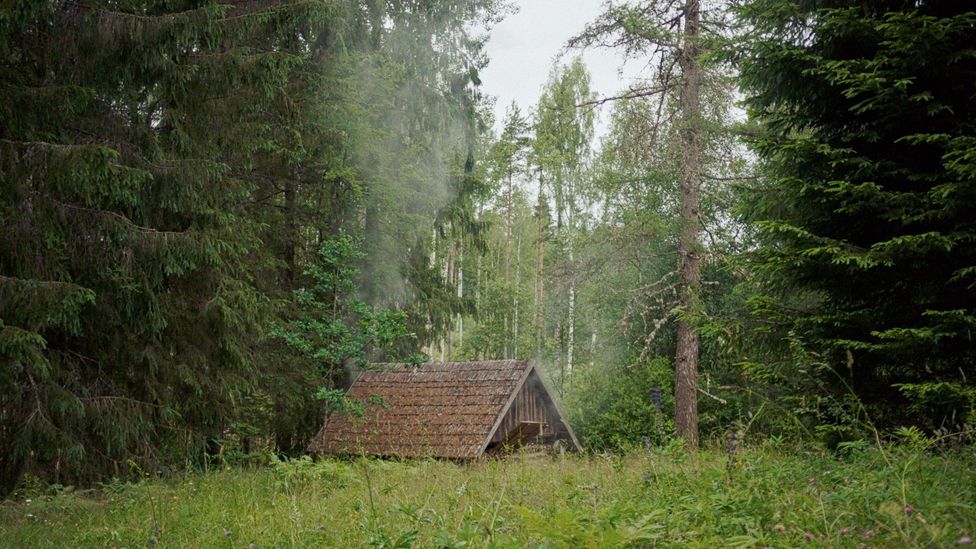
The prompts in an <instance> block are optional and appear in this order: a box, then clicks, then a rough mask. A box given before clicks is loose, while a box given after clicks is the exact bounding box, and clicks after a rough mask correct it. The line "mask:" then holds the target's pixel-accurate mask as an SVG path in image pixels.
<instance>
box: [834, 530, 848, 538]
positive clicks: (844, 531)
mask: <svg viewBox="0 0 976 549" xmlns="http://www.w3.org/2000/svg"><path fill="white" fill-rule="evenodd" d="M837 533H838V534H840V537H842V538H843V537H846V536H847V534H849V533H851V529H850V528H841V529H840V531H839V532H837Z"/></svg>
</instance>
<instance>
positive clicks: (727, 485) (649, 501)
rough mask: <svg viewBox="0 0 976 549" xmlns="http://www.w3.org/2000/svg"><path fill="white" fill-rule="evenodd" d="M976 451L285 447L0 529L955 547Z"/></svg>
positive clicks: (70, 504) (97, 538)
mask: <svg viewBox="0 0 976 549" xmlns="http://www.w3.org/2000/svg"><path fill="white" fill-rule="evenodd" d="M923 446H924V445H923ZM730 463H732V464H733V465H732V466H731V467H730ZM973 466H974V463H973V457H972V455H971V453H968V452H967V453H949V454H945V455H930V454H926V453H925V452H924V451H920V450H918V449H917V448H913V447H909V446H903V447H899V448H892V449H889V450H887V451H886V453H885V454H884V455H882V454H881V453H879V452H878V451H877V450H872V449H866V450H864V449H862V450H860V451H857V457H856V458H844V459H836V458H833V457H829V456H825V455H822V454H819V453H815V452H809V451H805V450H802V449H799V448H795V447H782V448H751V449H750V448H742V449H739V451H738V453H737V455H736V456H735V460H734V461H730V458H729V456H728V455H727V453H726V452H714V451H704V452H703V453H702V454H701V455H700V456H699V457H698V459H697V460H695V461H692V460H684V461H681V460H675V459H673V458H672V457H671V456H656V455H651V454H646V453H631V454H626V455H623V456H615V457H609V456H594V457H566V458H562V459H550V458H531V457H525V458H518V457H514V458H510V459H506V460H501V461H495V460H492V461H481V462H475V463H470V464H464V465H460V464H456V463H452V462H437V461H408V462H389V461H380V460H370V459H357V460H355V461H341V460H324V461H313V460H311V459H308V458H304V459H300V460H289V461H278V460H276V461H274V462H273V464H272V465H271V466H269V467H265V468H257V469H253V468H252V469H248V470H244V469H241V470H231V471H218V472H212V473H211V474H207V475H202V474H193V475H189V476H187V477H186V478H184V479H183V480H182V481H176V480H157V479H147V480H145V481H144V482H140V483H118V482H115V483H109V484H107V485H105V486H104V488H103V489H102V490H100V491H98V492H83V491H77V490H72V489H71V488H70V487H59V488H53V487H52V488H51V489H49V490H45V489H38V488H36V487H35V488H33V489H32V490H31V491H29V492H18V493H17V494H16V497H17V502H8V503H6V504H5V505H3V506H2V507H0V524H3V530H2V531H0V543H3V544H5V545H11V546H18V547H48V546H50V547H65V546H69V547H78V546H93V545H99V546H101V545H110V546H115V545H128V546H136V545H145V544H149V545H155V544H158V545H159V546H169V545H176V546H182V545H193V544H206V545H212V546H230V545H244V546H247V545H248V544H251V543H253V544H255V545H257V546H275V545H282V544H284V545H292V544H293V545H298V546H305V547H308V546H321V547H361V546H367V545H375V546H383V547H391V546H400V547H526V546H546V547H633V546H635V545H644V544H650V545H671V544H673V545H680V546H682V547H754V546H777V547H780V546H781V547H823V546H831V547H851V548H855V547H861V546H868V547H890V546H905V547H920V546H933V547H948V546H954V545H955V544H956V542H957V540H959V539H960V538H962V537H964V536H972V533H973V531H974V529H976V522H974V517H973V513H971V512H970V510H971V507H972V506H973V505H976V494H974V492H973V490H972V486H974V485H976V478H974V473H973V471H974V470H976V468H974V467H973ZM323 502H328V504H327V505H323ZM337 517H341V519H338V518H337Z"/></svg>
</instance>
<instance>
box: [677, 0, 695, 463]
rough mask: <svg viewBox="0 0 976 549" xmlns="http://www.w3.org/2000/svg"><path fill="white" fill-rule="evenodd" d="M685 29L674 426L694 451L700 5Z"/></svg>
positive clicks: (688, 8)
mask: <svg viewBox="0 0 976 549" xmlns="http://www.w3.org/2000/svg"><path fill="white" fill-rule="evenodd" d="M684 11H685V29H684V39H683V42H684V43H683V47H682V50H681V52H680V58H679V63H680V66H681V74H682V83H681V96H680V105H681V118H682V128H681V142H682V158H681V172H680V176H679V179H680V181H679V183H680V185H681V236H680V239H679V243H678V270H679V271H680V275H681V280H680V286H679V293H678V299H679V305H680V308H681V312H682V315H683V316H682V317H681V318H680V319H679V320H678V341H677V352H676V353H675V379H674V400H675V403H674V408H675V409H674V424H675V431H676V434H677V435H678V436H679V437H681V438H683V439H684V441H685V446H686V448H687V449H688V450H689V451H694V450H696V449H697V448H698V394H697V391H698V347H699V340H698V330H697V328H696V327H695V326H694V325H692V323H691V322H690V321H689V320H688V319H687V316H686V315H687V314H689V313H692V312H694V311H695V310H696V309H697V305H698V294H699V286H700V285H701V264H700V258H699V255H698V254H699V250H700V242H699V234H700V230H701V229H700V221H699V219H698V192H699V185H700V183H701V166H700V163H701V158H700V155H701V151H700V147H701V144H700V141H699V132H700V131H701V124H700V115H701V112H700V105H699V100H700V92H699V80H700V78H701V67H700V66H699V64H698V34H699V0H686V1H685V10H684Z"/></svg>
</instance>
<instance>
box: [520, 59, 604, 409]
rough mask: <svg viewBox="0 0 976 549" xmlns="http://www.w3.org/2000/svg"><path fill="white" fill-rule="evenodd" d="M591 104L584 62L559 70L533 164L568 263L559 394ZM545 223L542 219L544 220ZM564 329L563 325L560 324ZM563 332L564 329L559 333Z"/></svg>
mask: <svg viewBox="0 0 976 549" xmlns="http://www.w3.org/2000/svg"><path fill="white" fill-rule="evenodd" d="M590 100H592V94H591V92H590V76H589V74H588V73H587V72H586V67H585V66H584V65H583V61H582V60H581V59H580V58H578V57H577V58H575V59H574V60H573V61H572V62H571V63H570V64H569V65H567V66H556V67H555V68H554V69H553V72H552V74H551V75H550V77H549V81H548V83H547V84H546V86H545V88H544V89H543V92H542V97H541V98H540V99H539V107H538V112H537V114H536V122H535V138H534V140H533V148H534V150H533V161H534V162H535V163H537V165H538V167H539V170H540V178H541V180H540V185H539V187H540V193H541V192H543V189H544V188H545V187H544V185H543V181H544V182H545V183H546V184H547V185H548V187H549V188H550V189H551V191H552V197H553V201H554V205H555V208H554V209H555V214H556V238H557V239H558V241H559V244H560V245H561V246H562V247H563V253H564V254H565V256H566V260H567V261H568V268H567V276H566V277H565V278H566V279H567V280H566V293H567V307H566V312H567V316H566V332H565V333H566V342H565V353H566V354H565V357H566V358H565V360H561V361H560V363H561V364H562V368H561V370H560V379H559V385H560V391H561V390H562V386H563V384H564V382H565V381H566V380H568V379H569V378H570V377H571V376H572V374H573V365H574V362H573V351H574V348H575V341H574V340H575V333H576V280H575V277H574V254H575V252H574V247H573V238H574V232H575V230H576V227H577V225H576V223H577V219H576V216H577V212H578V211H579V207H580V204H579V203H578V202H579V198H578V195H577V188H578V186H579V185H580V184H581V181H580V179H581V177H582V170H583V167H584V166H585V164H586V161H587V158H588V156H589V152H590V140H591V139H592V137H593V111H592V109H580V108H579V105H581V104H583V103H585V102H587V101H590ZM540 219H541V218H540ZM560 326H562V324H561V322H560ZM560 332H562V330H560Z"/></svg>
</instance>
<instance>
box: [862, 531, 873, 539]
mask: <svg viewBox="0 0 976 549" xmlns="http://www.w3.org/2000/svg"><path fill="white" fill-rule="evenodd" d="M874 536H875V533H874V530H865V531H864V537H866V538H873V537H874Z"/></svg>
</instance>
